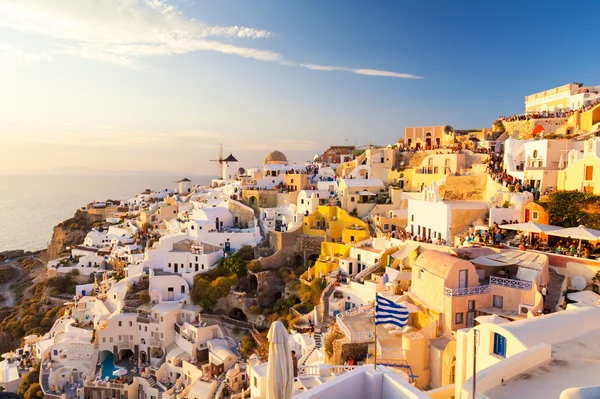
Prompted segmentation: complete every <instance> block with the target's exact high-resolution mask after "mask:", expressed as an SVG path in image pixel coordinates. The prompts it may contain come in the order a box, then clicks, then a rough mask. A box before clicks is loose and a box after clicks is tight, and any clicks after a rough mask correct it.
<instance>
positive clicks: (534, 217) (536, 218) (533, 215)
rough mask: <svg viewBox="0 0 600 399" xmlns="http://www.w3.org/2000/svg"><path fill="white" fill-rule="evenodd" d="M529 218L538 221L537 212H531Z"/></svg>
mask: <svg viewBox="0 0 600 399" xmlns="http://www.w3.org/2000/svg"><path fill="white" fill-rule="evenodd" d="M531 218H532V219H533V220H538V211H532V212H531Z"/></svg>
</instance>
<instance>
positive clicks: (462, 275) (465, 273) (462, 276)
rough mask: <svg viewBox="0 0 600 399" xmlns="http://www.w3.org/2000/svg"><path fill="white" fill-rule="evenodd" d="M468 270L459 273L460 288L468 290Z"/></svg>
mask: <svg viewBox="0 0 600 399" xmlns="http://www.w3.org/2000/svg"><path fill="white" fill-rule="evenodd" d="M468 273H469V271H468V270H460V271H459V272H458V288H467V281H468V280H467V277H468Z"/></svg>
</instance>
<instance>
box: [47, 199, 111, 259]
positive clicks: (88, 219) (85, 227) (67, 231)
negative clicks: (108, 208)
mask: <svg viewBox="0 0 600 399" xmlns="http://www.w3.org/2000/svg"><path fill="white" fill-rule="evenodd" d="M101 223H102V216H101V215H90V214H88V213H87V212H82V211H79V210H78V211H77V212H76V213H75V216H73V217H72V218H70V219H67V220H65V221H64V222H62V223H60V224H59V225H58V226H54V231H53V233H52V241H50V244H49V245H48V248H47V249H46V250H45V251H43V252H42V254H41V255H40V257H41V258H42V259H43V260H44V262H46V263H47V262H48V261H50V260H53V259H57V258H60V257H61V256H65V255H67V254H68V251H67V249H66V248H67V247H72V246H75V245H80V244H82V243H83V239H84V238H85V236H86V235H87V233H88V232H89V231H90V230H91V229H92V228H93V227H95V226H97V225H100V224H101Z"/></svg>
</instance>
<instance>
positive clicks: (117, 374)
mask: <svg viewBox="0 0 600 399" xmlns="http://www.w3.org/2000/svg"><path fill="white" fill-rule="evenodd" d="M126 374H127V369H122V368H119V369H117V370H115V371H113V375H114V376H115V377H122V376H124V375H126Z"/></svg>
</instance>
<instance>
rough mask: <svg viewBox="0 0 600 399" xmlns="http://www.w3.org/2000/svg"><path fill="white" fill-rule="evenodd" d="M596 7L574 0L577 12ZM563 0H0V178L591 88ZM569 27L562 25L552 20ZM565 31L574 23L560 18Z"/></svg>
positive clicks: (594, 58) (302, 150) (167, 161)
mask: <svg viewBox="0 0 600 399" xmlns="http://www.w3.org/2000/svg"><path fill="white" fill-rule="evenodd" d="M599 11H600V4H597V2H592V1H583V2H580V3H578V7H577V15H578V16H580V17H582V16H585V15H598V12H599ZM573 12H574V10H573V8H572V7H571V6H569V4H568V2H562V3H554V2H547V1H544V2H541V1H540V2H536V1H527V2H522V1H512V0H508V1H503V2H491V1H489V2H488V1H484V2H482V1H461V2H447V1H445V0H444V1H419V2H408V1H391V0H390V1H378V2H367V1H355V0H328V1H317V0H304V1H287V0H279V1H266V0H265V1H263V0H253V1H225V0H222V1H216V0H215V1H199V0H76V1H75V0H0V172H2V171H4V173H13V172H14V173H21V172H30V173H45V172H48V171H51V170H54V169H56V168H82V169H83V168H87V169H102V170H108V171H148V170H156V171H163V172H187V173H194V174H214V173H216V172H217V166H216V165H215V164H214V163H211V162H210V160H211V159H215V158H217V157H218V151H219V146H220V144H222V145H223V151H224V153H225V156H226V155H228V154H229V153H233V154H234V155H235V157H236V158H237V159H238V160H239V161H240V166H245V167H250V166H257V165H259V164H260V163H261V162H262V159H263V158H264V156H265V155H266V153H268V152H269V151H271V150H275V149H277V150H280V151H282V152H284V153H285V154H286V155H287V157H288V159H290V160H291V161H297V162H301V161H304V160H306V159H309V158H312V156H313V155H314V154H316V153H322V152H323V150H324V149H326V148H327V147H328V146H330V145H346V144H349V145H357V146H362V145H365V144H368V143H373V144H378V145H387V144H389V143H395V142H396V141H397V140H398V139H399V138H401V137H402V135H403V129H404V127H406V126H420V125H445V124H450V125H452V126H453V127H454V128H456V129H469V128H478V127H489V126H491V123H492V121H493V120H494V119H495V118H496V117H497V116H498V115H510V114H514V113H520V112H523V109H524V103H523V102H524V96H525V95H527V94H531V93H535V92H538V91H542V90H545V89H549V88H552V87H556V86H559V85H562V84H566V83H570V82H574V81H577V82H585V83H586V84H593V85H596V84H600V76H599V75H600V74H599V73H598V71H600V69H599V68H598V64H599V63H598V62H599V61H600V53H599V52H598V51H596V50H597V49H596V46H594V44H593V38H594V37H596V36H597V34H596V27H595V24H594V23H583V22H582V23H578V22H577V19H576V18H574V19H568V18H567V19H565V16H566V15H569V14H572V13H573ZM565 25H567V26H565ZM568 25H571V28H569V27H568Z"/></svg>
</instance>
